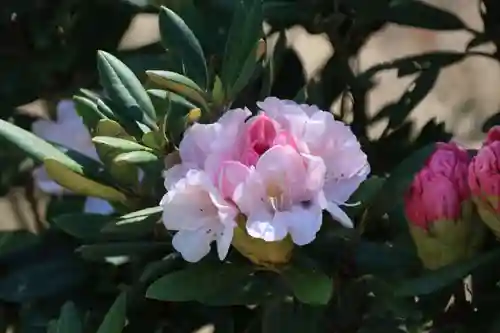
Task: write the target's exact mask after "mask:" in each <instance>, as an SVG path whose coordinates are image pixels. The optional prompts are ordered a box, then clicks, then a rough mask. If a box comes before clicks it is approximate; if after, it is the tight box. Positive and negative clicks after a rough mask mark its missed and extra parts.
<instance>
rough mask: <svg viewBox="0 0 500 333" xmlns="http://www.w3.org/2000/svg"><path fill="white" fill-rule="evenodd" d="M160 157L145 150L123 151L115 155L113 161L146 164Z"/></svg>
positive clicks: (156, 160)
mask: <svg viewBox="0 0 500 333" xmlns="http://www.w3.org/2000/svg"><path fill="white" fill-rule="evenodd" d="M159 160H160V159H159V157H158V156H156V155H155V154H153V153H150V152H147V151H133V152H129V153H123V154H120V155H118V156H116V157H115V159H114V161H115V162H116V163H118V164H121V163H123V164H148V163H155V162H158V161H159Z"/></svg>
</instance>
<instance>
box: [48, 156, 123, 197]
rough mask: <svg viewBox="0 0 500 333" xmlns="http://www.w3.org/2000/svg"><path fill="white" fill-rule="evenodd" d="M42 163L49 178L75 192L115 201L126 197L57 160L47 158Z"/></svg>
mask: <svg viewBox="0 0 500 333" xmlns="http://www.w3.org/2000/svg"><path fill="white" fill-rule="evenodd" d="M44 165H45V168H46V170H47V174H48V175H49V177H50V178H51V179H53V180H54V181H55V182H57V183H58V184H59V185H61V186H63V187H65V188H67V189H69V190H71V191H73V192H75V193H78V194H81V195H84V196H90V197H96V198H101V199H105V200H109V201H116V202H125V201H126V199H127V198H126V196H125V195H124V194H123V193H121V192H120V191H118V190H116V189H114V188H112V187H109V186H106V185H103V184H100V183H98V182H96V181H93V180H91V179H88V178H85V177H84V176H82V175H81V174H78V173H76V172H74V171H72V170H71V169H70V168H68V167H67V166H66V165H64V164H62V163H60V162H59V161H58V160H55V159H52V158H48V159H46V160H45V161H44Z"/></svg>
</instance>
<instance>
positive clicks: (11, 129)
mask: <svg viewBox="0 0 500 333" xmlns="http://www.w3.org/2000/svg"><path fill="white" fill-rule="evenodd" d="M0 136H1V137H3V138H5V139H6V140H7V141H9V142H11V143H13V144H14V145H16V146H17V147H19V149H21V150H22V151H24V152H25V153H26V154H28V155H29V156H30V157H32V158H34V159H35V160H37V161H38V162H43V160H44V159H46V158H51V159H54V160H57V161H58V162H59V163H61V164H64V165H65V166H66V167H68V168H69V169H71V170H73V171H77V172H82V167H81V166H80V165H79V164H78V163H77V162H75V161H74V160H73V159H71V158H70V157H68V156H67V155H66V154H64V153H63V152H61V151H60V150H59V149H57V148H56V147H54V146H53V145H51V144H50V143H48V142H46V141H44V140H42V139H40V138H39V137H37V136H36V135H34V134H33V133H31V132H28V131H26V130H24V129H22V128H20V127H17V126H16V125H13V124H11V123H9V122H7V121H5V120H2V119H0Z"/></svg>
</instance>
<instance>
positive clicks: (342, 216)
mask: <svg viewBox="0 0 500 333" xmlns="http://www.w3.org/2000/svg"><path fill="white" fill-rule="evenodd" d="M326 210H327V211H328V213H330V215H332V217H333V218H334V219H335V220H337V221H338V222H339V223H340V224H342V225H343V226H344V227H346V228H353V227H354V224H353V223H352V221H351V218H350V217H349V216H347V214H346V213H345V212H344V211H343V210H342V209H341V208H340V207H339V206H338V205H337V204H335V203H332V202H328V205H327V207H326Z"/></svg>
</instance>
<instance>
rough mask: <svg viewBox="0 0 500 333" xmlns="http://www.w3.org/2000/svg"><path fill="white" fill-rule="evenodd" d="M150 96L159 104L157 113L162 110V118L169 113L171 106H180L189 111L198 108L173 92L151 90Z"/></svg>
mask: <svg viewBox="0 0 500 333" xmlns="http://www.w3.org/2000/svg"><path fill="white" fill-rule="evenodd" d="M148 94H149V95H150V96H151V99H152V100H153V103H157V104H156V105H157V111H158V108H161V109H162V110H160V112H161V115H162V116H164V115H166V114H167V112H168V111H169V110H168V109H169V108H171V105H179V106H181V107H184V108H186V109H189V110H191V109H194V108H196V105H194V104H193V103H191V102H190V101H188V100H187V99H185V98H184V97H182V96H181V95H178V94H176V93H173V92H171V91H165V90H161V89H149V90H148Z"/></svg>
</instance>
